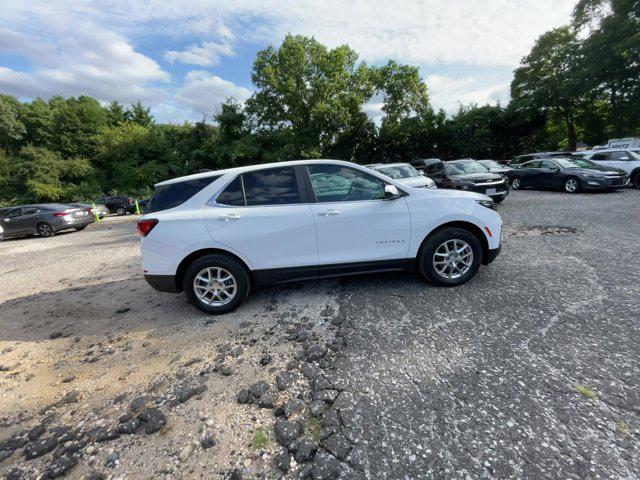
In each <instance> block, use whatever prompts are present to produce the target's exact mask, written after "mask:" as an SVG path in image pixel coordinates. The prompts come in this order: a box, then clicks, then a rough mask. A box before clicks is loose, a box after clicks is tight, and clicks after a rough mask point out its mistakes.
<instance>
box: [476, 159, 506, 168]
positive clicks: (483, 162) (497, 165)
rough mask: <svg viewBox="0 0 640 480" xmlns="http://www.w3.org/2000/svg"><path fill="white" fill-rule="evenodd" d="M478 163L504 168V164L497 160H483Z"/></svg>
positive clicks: (488, 166) (489, 166)
mask: <svg viewBox="0 0 640 480" xmlns="http://www.w3.org/2000/svg"><path fill="white" fill-rule="evenodd" d="M478 163H480V164H481V165H484V166H485V167H487V168H503V167H502V165H500V164H499V163H498V162H496V161H495V160H482V161H480V162H478Z"/></svg>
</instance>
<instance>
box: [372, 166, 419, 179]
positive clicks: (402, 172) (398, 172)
mask: <svg viewBox="0 0 640 480" xmlns="http://www.w3.org/2000/svg"><path fill="white" fill-rule="evenodd" d="M376 170H378V171H379V172H380V173H384V174H385V175H386V176H387V177H391V178H393V179H394V180H400V179H401V178H413V177H419V176H420V172H418V171H417V170H416V169H415V168H413V167H412V166H411V165H394V166H393V167H378V168H376Z"/></svg>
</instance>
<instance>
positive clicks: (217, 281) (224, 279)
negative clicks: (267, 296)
mask: <svg viewBox="0 0 640 480" xmlns="http://www.w3.org/2000/svg"><path fill="white" fill-rule="evenodd" d="M250 284H251V282H250V279H249V274H248V272H247V270H246V268H245V267H244V265H242V264H241V263H240V262H239V261H237V260H236V259H235V258H233V257H230V256H228V255H224V254H217V253H214V254H210V255H205V256H204V257H200V258H199V259H197V260H196V261H195V262H193V263H192V264H191V265H190V266H189V268H188V269H187V272H186V273H185V276H184V279H183V288H184V294H185V296H186V297H187V299H188V300H189V301H190V302H191V303H192V304H193V305H195V306H196V307H198V308H199V309H200V310H202V311H203V312H206V313H212V314H222V313H227V312H230V311H232V310H234V309H236V308H237V307H238V306H239V305H240V304H241V303H242V302H244V300H245V299H246V298H247V295H248V294H249V288H250Z"/></svg>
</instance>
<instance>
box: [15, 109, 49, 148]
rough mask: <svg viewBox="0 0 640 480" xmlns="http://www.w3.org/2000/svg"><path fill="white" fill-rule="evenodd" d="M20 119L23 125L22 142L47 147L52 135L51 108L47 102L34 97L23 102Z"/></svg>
mask: <svg viewBox="0 0 640 480" xmlns="http://www.w3.org/2000/svg"><path fill="white" fill-rule="evenodd" d="M20 120H22V123H23V124H24V126H25V130H26V131H25V135H24V137H23V143H24V144H29V145H35V146H38V147H49V146H50V145H51V140H52V135H53V110H52V108H51V106H50V105H49V103H47V102H45V101H44V100H43V99H41V98H36V99H35V100H33V101H32V102H30V103H24V104H23V106H22V111H21V112H20Z"/></svg>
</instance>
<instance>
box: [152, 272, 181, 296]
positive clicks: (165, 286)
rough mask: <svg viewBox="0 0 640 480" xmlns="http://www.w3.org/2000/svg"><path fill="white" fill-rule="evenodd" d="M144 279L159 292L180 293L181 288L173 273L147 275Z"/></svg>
mask: <svg viewBox="0 0 640 480" xmlns="http://www.w3.org/2000/svg"><path fill="white" fill-rule="evenodd" d="M144 279H145V280H146V281H147V283H148V284H149V285H151V286H152V287H153V288H154V289H155V290H158V291H159V292H167V293H178V292H179V291H180V289H179V288H178V285H177V284H176V277H175V276H173V275H145V276H144Z"/></svg>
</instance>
